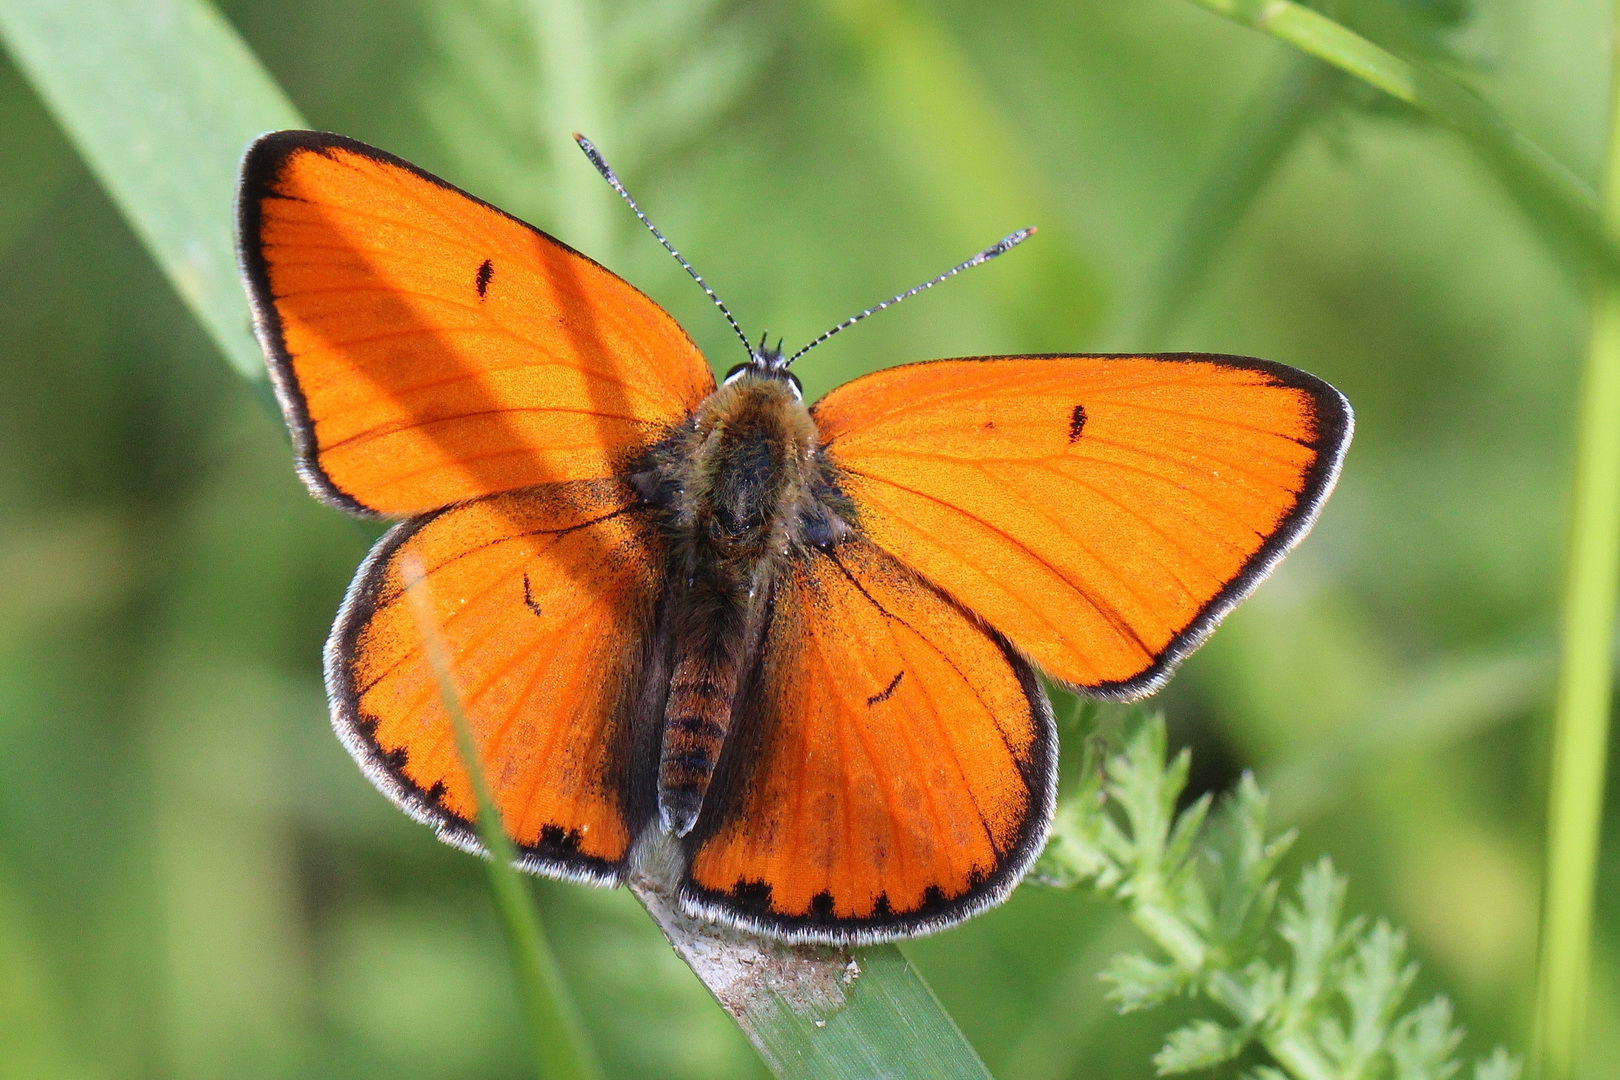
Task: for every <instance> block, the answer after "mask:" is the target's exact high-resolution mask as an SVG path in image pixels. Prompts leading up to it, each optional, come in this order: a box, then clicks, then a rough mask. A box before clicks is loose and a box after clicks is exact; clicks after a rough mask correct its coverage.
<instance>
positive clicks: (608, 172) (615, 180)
mask: <svg viewBox="0 0 1620 1080" xmlns="http://www.w3.org/2000/svg"><path fill="white" fill-rule="evenodd" d="M574 141H575V142H577V143H579V148H580V149H581V150H583V151H585V156H586V157H588V158H590V159H591V164H592V165H595V166H596V171H597V172H599V173H601V174H602V179H604V180H606V181H607V182H608V183H609V184H610V185H612V187H613V190H614V191H617V192H618V193H619V197H620V198H622V199H624V201H625V202H627V203H629V204H630V209H632V210H634V211H635V212H636V217H638V218H640V219H641V223H642V224H643V225H645V226H647V229H648V231H649V232H651V233H652V234H653V235H654V236H656V237H657V238H658V242H659V243H660V244H663V245H664V250H665V251H667V252H669V253H670V254H671V255H673V256H675V261H676V262H678V263H680V264H681V269H683V270H685V271H686V272H687V273H688V274H691V275H692V280H693V281H695V282H697V283H698V288H700V289H702V290H703V291H704V293H706V294H707V295H708V297H709V299H710V300H713V301H714V306H715V307H717V308H719V309H720V314H722V315H724V316H725V317H726V322H728V323H730V324H731V329H732V330H733V331H734V332H735V333H736V335H737V340H739V341H741V342H742V343H743V348H745V349H747V350H748V355H749V356H750V357H752V356H753V355H754V349H753V346H751V345H749V344H748V335H747V334H745V333H743V330H742V327H740V326H738V325H737V320H736V319H734V318H732V315H731V309H730V308H728V307H726V305H725V302H724V301H722V300H721V299H720V298H719V297H718V296H716V295H715V294H714V290H713V289H711V288H709V283H708V282H706V281H704V280H703V275H702V274H699V273H698V272H697V271H696V270H694V269H692V264H691V263H689V262H687V261H686V259H685V258H684V257H683V256H682V255H681V253H680V252H678V251H676V250H675V246H674V245H673V244H671V243H670V242H669V241H668V240H665V239H664V234H663V233H661V232H659V231H658V226H656V225H654V224H653V223H652V222H651V221H649V220H647V215H646V214H643V213H642V212H641V207H639V206H637V205H636V200H634V199H632V198H631V197H630V193H629V192H628V191H626V190H624V184H622V183H621V182H620V181H619V177H618V175H617V174H615V173H614V171H613V167H612V166H611V165H609V164H608V163H607V161H606V160H604V159H603V157H602V152H601V151H600V150H598V149H597V148H596V146H595V145H594V144H593V143H592V142H591V140H589V139H587V138H586V137H585V136H583V135H581V134H580V133H579V132H577V131H576V132H574ZM929 284H933V283H932V282H930V283H929Z"/></svg>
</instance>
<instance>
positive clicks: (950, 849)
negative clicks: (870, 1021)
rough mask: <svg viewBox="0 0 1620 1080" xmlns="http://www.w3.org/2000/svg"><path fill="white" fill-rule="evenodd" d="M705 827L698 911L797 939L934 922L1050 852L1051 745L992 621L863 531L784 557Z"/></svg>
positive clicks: (977, 902) (1045, 723)
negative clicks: (824, 548)
mask: <svg viewBox="0 0 1620 1080" xmlns="http://www.w3.org/2000/svg"><path fill="white" fill-rule="evenodd" d="M789 566H790V569H789V570H788V571H787V574H786V579H785V580H784V581H782V582H781V583H779V585H778V587H777V591H776V594H775V599H774V603H773V609H772V614H771V617H770V622H769V625H768V627H767V630H766V636H765V641H764V649H763V653H762V658H761V660H760V662H759V664H760V666H759V668H758V670H757V672H756V675H755V678H754V682H753V685H752V686H750V687H748V688H745V690H744V691H743V694H742V697H741V699H740V704H739V706H738V712H737V713H736V714H735V717H734V720H733V732H734V734H733V736H732V740H733V741H732V742H730V743H728V745H727V748H726V751H725V756H724V757H723V758H722V760H721V763H720V772H719V774H718V775H717V777H716V781H715V787H714V788H713V789H711V791H710V795H709V800H708V801H707V802H706V803H705V806H704V811H703V816H702V817H701V818H700V819H699V821H698V825H697V828H696V829H695V830H694V832H693V833H692V835H690V836H689V837H687V838H686V840H685V843H686V845H687V850H688V852H689V853H690V858H691V861H690V866H689V870H688V875H689V876H688V879H687V881H686V883H685V885H684V886H683V890H682V898H683V901H684V902H685V903H686V905H687V906H688V908H690V909H692V910H694V911H696V912H699V913H702V914H707V915H710V916H713V917H718V918H720V919H723V920H726V921H729V922H732V923H735V924H738V925H742V926H746V927H750V928H753V929H756V930H759V931H763V932H766V933H770V934H775V935H778V936H783V937H787V938H790V939H797V940H823V941H841V942H849V941H869V940H878V939H882V938H888V937H899V936H905V935H910V934H916V933H920V932H925V931H927V930H931V929H938V928H940V927H943V926H947V925H950V924H951V923H954V922H958V921H960V920H962V919H964V918H966V917H968V916H969V915H971V914H973V913H974V912H976V911H978V910H980V909H982V908H984V907H986V906H988V905H990V904H993V903H995V902H997V901H998V900H1000V899H1001V898H1002V897H1003V896H1005V895H1006V893H1007V892H1008V891H1009V890H1010V889H1011V888H1012V887H1013V885H1015V884H1016V883H1017V881H1018V879H1019V877H1021V876H1022V874H1023V872H1024V870H1025V869H1026V868H1027V867H1028V865H1029V863H1030V861H1031V860H1032V859H1033V858H1034V856H1035V855H1036V854H1037V853H1038V852H1039V850H1040V846H1041V844H1042V842H1043V841H1044V840H1045V837H1046V830H1047V825H1048V822H1049V819H1050V815H1051V808H1052V797H1053V780H1054V764H1053V762H1054V736H1053V732H1052V721H1051V714H1050V710H1049V708H1048V706H1047V703H1046V699H1045V697H1044V695H1043V694H1042V692H1041V690H1040V687H1039V686H1038V684H1037V682H1036V680H1035V676H1034V674H1033V672H1032V670H1031V669H1030V667H1029V666H1028V665H1027V664H1025V663H1024V662H1023V661H1022V660H1020V659H1019V658H1018V657H1017V655H1016V654H1015V653H1014V652H1013V651H1012V649H1011V647H1010V646H1008V644H1007V643H1006V641H1005V640H1003V639H1002V638H1001V637H1000V636H999V635H997V634H996V633H995V632H994V631H992V630H990V629H988V628H986V627H985V626H984V625H983V624H982V623H981V622H979V621H978V620H977V619H975V618H974V617H973V616H972V615H970V614H968V613H967V612H965V611H963V610H962V609H961V608H960V607H959V606H958V605H956V604H955V603H953V602H952V601H951V600H949V599H948V598H946V597H944V596H942V595H941V594H940V593H939V592H938V591H937V590H935V589H934V588H932V587H931V586H930V585H928V584H927V583H926V582H924V581H922V580H921V579H920V578H918V577H917V576H916V575H915V574H913V573H911V572H910V571H909V570H907V569H906V568H905V567H903V566H901V565H900V564H899V563H898V562H896V561H895V560H894V559H892V558H890V557H888V556H887V555H885V554H884V553H883V552H881V551H879V550H878V549H876V548H874V547H872V546H871V545H869V544H867V543H865V542H864V541H860V540H855V541H852V542H849V543H845V544H843V545H841V546H839V547H838V548H837V549H836V550H835V551H833V552H830V553H819V552H818V553H815V554H813V555H810V556H807V557H806V558H804V559H802V560H796V561H794V562H792V563H791V564H789Z"/></svg>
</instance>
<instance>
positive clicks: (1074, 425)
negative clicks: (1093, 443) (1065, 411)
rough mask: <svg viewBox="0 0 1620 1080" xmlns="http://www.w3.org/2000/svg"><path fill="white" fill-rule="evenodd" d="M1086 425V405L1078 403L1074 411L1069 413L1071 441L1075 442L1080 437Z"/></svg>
mask: <svg viewBox="0 0 1620 1080" xmlns="http://www.w3.org/2000/svg"><path fill="white" fill-rule="evenodd" d="M1085 426H1086V407H1085V406H1084V405H1076V406H1075V407H1074V412H1072V413H1070V414H1069V441H1070V442H1071V443H1072V442H1075V441H1076V440H1078V439H1079V438H1080V432H1081V431H1082V430H1083V429H1084V428H1085Z"/></svg>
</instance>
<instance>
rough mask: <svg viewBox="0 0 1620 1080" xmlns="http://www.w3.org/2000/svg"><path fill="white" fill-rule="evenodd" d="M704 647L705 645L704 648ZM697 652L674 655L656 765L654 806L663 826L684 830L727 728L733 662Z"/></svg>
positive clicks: (734, 684) (699, 802)
mask: <svg viewBox="0 0 1620 1080" xmlns="http://www.w3.org/2000/svg"><path fill="white" fill-rule="evenodd" d="M705 651H707V650H705ZM727 659H729V658H727V657H724V656H723V655H721V656H716V655H713V654H712V653H711V654H710V655H707V656H705V655H701V654H696V653H695V652H688V653H687V655H685V656H681V657H679V658H678V659H677V661H676V664H675V673H674V676H673V678H672V679H671V680H670V688H669V701H668V704H667V705H666V706H665V708H664V751H663V757H662V759H661V761H660V762H659V769H658V812H659V816H660V817H661V818H662V819H663V826H664V830H665V831H666V832H670V833H673V834H674V835H676V836H684V835H685V834H686V833H687V832H689V831H690V830H691V828H692V825H693V823H695V822H696V821H697V816H698V811H699V810H701V809H702V808H703V796H704V795H706V794H707V793H708V790H709V781H710V780H711V779H712V778H713V777H714V767H715V765H716V764H717V763H718V762H719V760H720V748H721V747H722V746H724V745H725V741H726V735H727V733H728V732H729V731H730V730H731V702H732V699H733V698H734V697H736V695H737V664H736V663H735V662H732V663H727V662H726V660H727Z"/></svg>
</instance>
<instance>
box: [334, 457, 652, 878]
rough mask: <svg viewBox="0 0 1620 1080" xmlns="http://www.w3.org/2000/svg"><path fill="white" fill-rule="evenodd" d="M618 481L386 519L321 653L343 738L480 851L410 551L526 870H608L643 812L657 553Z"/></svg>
mask: <svg viewBox="0 0 1620 1080" xmlns="http://www.w3.org/2000/svg"><path fill="white" fill-rule="evenodd" d="M642 513H643V512H642V511H638V510H637V509H636V508H635V505H634V502H633V496H632V495H631V494H630V493H629V491H628V490H627V489H625V488H623V486H622V485H620V484H618V483H616V482H612V481H607V482H596V483H575V484H564V485H556V486H554V487H551V488H539V489H528V490H524V491H516V492H508V493H505V494H500V495H494V496H489V497H486V498H483V499H480V500H476V501H474V502H470V503H465V504H462V505H460V506H456V507H452V508H451V509H449V510H445V511H442V512H439V513H436V514H432V515H428V516H425V517H422V518H417V519H414V520H412V521H408V522H405V523H403V524H401V525H399V526H396V527H395V528H394V529H393V530H392V531H391V532H390V533H389V534H388V535H387V536H385V537H384V538H383V539H382V540H381V541H380V542H379V543H378V545H377V547H376V548H375V549H374V550H373V552H372V554H371V557H370V558H369V559H367V561H366V563H365V565H364V566H362V567H361V569H360V572H359V574H358V575H357V576H356V578H355V582H354V585H353V586H352V587H351V588H350V592H349V597H348V599H347V600H346V601H345V604H344V608H343V612H342V614H341V615H340V616H339V618H338V622H337V625H336V626H335V627H334V628H333V631H332V639H331V641H330V642H329V644H328V646H327V689H328V692H329V695H330V697H331V699H332V702H333V710H334V713H333V720H334V723H335V725H336V727H337V730H338V734H339V736H340V737H341V738H342V739H343V742H344V745H345V746H347V747H348V749H349V752H350V753H351V754H353V755H354V757H355V759H356V760H357V761H359V763H360V766H361V768H362V769H364V770H365V772H366V774H367V775H368V776H369V777H370V778H371V780H372V782H373V783H375V784H376V785H377V786H378V787H379V788H380V789H381V790H382V791H383V792H384V793H385V794H387V795H388V796H389V798H391V799H393V800H394V801H395V802H396V803H398V804H399V805H400V806H401V807H402V808H403V809H404V810H406V811H407V812H408V813H410V814H411V815H412V816H414V817H416V818H418V819H419V820H422V821H426V822H428V823H429V824H432V825H434V826H435V827H437V829H438V830H439V833H440V836H441V837H442V838H443V839H445V840H446V841H448V842H450V843H452V844H455V845H457V846H459V847H462V848H466V849H468V850H474V851H476V850H481V844H480V842H479V840H478V836H477V831H476V829H475V828H474V825H473V823H474V821H475V820H476V817H477V806H476V800H475V799H474V796H473V792H472V790H471V786H470V784H469V781H468V778H467V774H466V771H465V769H464V768H463V767H462V764H461V759H460V757H459V756H458V754H457V752H456V745H455V738H454V732H453V730H452V728H451V726H450V721H449V718H448V716H447V714H446V712H445V710H444V706H443V704H442V699H441V696H440V691H439V687H438V685H437V682H436V681H435V677H434V673H433V671H432V669H431V668H430V667H429V665H428V662H427V659H426V656H425V654H424V652H423V648H422V636H421V631H420V628H419V623H418V621H417V618H416V614H415V611H414V610H413V606H412V601H411V598H410V597H409V596H407V595H405V592H404V587H405V586H404V581H405V578H404V576H403V574H402V562H403V560H405V559H407V558H415V559H417V560H419V562H420V565H421V566H422V568H423V570H424V571H425V574H426V577H425V587H426V589H427V592H428V594H429V595H430V596H431V598H432V602H433V606H434V610H435V612H436V614H437V621H438V625H439V627H440V630H441V632H442V633H443V635H444V638H445V641H446V645H447V647H448V652H449V659H450V667H451V674H452V676H453V678H454V679H455V682H456V685H457V687H458V688H459V691H460V695H461V698H462V702H463V705H464V707H465V709H466V713H467V719H468V722H469V725H470V727H471V729H472V735H473V739H474V741H475V743H476V745H477V748H478V756H479V763H480V765H481V767H482V770H483V773H484V776H485V778H486V779H487V781H488V782H489V785H490V788H491V791H492V793H493V796H494V800H495V803H496V805H497V807H498V808H499V809H500V812H501V819H502V823H503V824H504V826H505V829H506V832H507V834H508V835H509V836H510V837H511V838H512V841H513V842H514V843H515V844H516V845H517V846H518V848H519V850H520V852H521V854H522V857H523V863H524V865H525V867H526V868H527V869H531V870H535V871H539V872H542V873H547V874H552V875H556V876H564V877H577V878H586V879H589V880H594V881H600V882H610V881H614V880H616V879H617V876H618V874H619V872H620V870H621V868H622V865H623V862H624V859H625V857H626V854H627V852H628V850H629V845H630V843H631V841H632V840H633V839H634V837H635V834H636V832H637V831H638V830H639V828H640V826H641V824H642V823H643V822H644V821H645V820H646V817H647V813H648V807H647V806H645V805H642V804H644V803H645V802H646V800H640V801H639V802H638V800H637V799H636V798H635V797H634V793H633V791H632V789H631V787H630V784H629V776H630V774H631V773H632V772H633V771H634V768H635V765H634V761H635V756H636V754H637V753H638V752H641V749H640V748H644V747H645V746H646V745H648V744H647V742H646V739H647V737H648V736H647V733H646V732H645V731H644V730H642V725H639V724H638V717H639V716H641V715H644V714H645V709H644V708H642V707H641V703H640V694H641V691H642V689H643V688H644V687H645V686H646V685H647V678H648V677H649V673H650V671H651V667H650V663H651V661H650V652H651V650H650V644H649V643H650V638H651V635H652V626H653V620H654V614H653V612H654V606H655V602H656V600H655V594H656V589H657V576H658V572H657V568H659V567H661V565H662V563H661V559H662V555H661V552H660V551H659V550H658V541H657V536H656V533H655V531H654V530H653V529H652V528H651V527H650V526H649V525H648V523H647V522H646V521H645V520H644V519H643V517H642V516H641V515H642Z"/></svg>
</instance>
